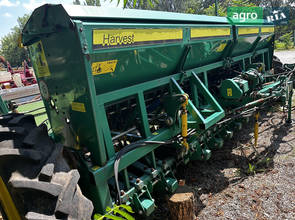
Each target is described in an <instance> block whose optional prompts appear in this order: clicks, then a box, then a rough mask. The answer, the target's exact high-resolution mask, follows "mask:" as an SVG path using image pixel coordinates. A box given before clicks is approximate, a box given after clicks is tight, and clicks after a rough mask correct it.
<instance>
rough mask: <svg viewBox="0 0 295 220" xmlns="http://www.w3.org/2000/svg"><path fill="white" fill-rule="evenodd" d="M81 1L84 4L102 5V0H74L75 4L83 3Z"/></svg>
mask: <svg viewBox="0 0 295 220" xmlns="http://www.w3.org/2000/svg"><path fill="white" fill-rule="evenodd" d="M81 3H82V4H84V5H89V6H100V0H84V1H81V0H74V1H73V4H74V5H81Z"/></svg>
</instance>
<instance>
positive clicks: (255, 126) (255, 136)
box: [254, 112, 259, 147]
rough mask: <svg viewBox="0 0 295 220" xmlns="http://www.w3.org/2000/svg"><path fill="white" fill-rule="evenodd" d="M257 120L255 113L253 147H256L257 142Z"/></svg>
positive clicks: (257, 115) (257, 116) (257, 113)
mask: <svg viewBox="0 0 295 220" xmlns="http://www.w3.org/2000/svg"><path fill="white" fill-rule="evenodd" d="M258 118H259V112H256V113H255V125H254V146H255V147H257V141H258Z"/></svg>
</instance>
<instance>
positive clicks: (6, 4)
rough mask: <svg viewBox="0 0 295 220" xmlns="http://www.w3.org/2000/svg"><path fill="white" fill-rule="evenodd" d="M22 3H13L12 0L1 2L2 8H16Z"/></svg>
mask: <svg viewBox="0 0 295 220" xmlns="http://www.w3.org/2000/svg"><path fill="white" fill-rule="evenodd" d="M19 4H20V1H16V2H15V3H13V2H11V1H10V0H0V7H2V6H3V7H14V6H18V5H19Z"/></svg>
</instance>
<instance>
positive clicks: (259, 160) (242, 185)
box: [156, 108, 295, 220]
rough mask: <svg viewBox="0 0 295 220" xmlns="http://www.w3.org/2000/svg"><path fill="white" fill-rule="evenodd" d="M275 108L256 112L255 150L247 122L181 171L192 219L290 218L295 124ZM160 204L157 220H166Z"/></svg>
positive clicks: (294, 215)
mask: <svg viewBox="0 0 295 220" xmlns="http://www.w3.org/2000/svg"><path fill="white" fill-rule="evenodd" d="M278 109H279V108H272V109H271V111H270V112H268V113H266V112H261V116H260V120H259V138H258V147H257V148H254V147H253V130H254V120H250V122H249V123H248V124H246V125H244V126H243V128H242V130H241V131H235V134H234V138H233V139H231V140H228V141H226V142H225V145H224V147H223V148H222V149H220V150H217V151H214V152H213V154H212V158H210V160H209V161H207V162H201V161H195V162H192V163H190V164H189V165H188V166H187V167H184V168H180V171H179V172H178V178H180V179H185V181H186V184H187V186H189V187H190V188H191V189H192V191H194V193H195V198H196V205H197V212H196V216H197V217H196V220H207V219H241V220H242V219H251V220H252V219H259V220H264V219H273V220H277V219H295V199H294V198H295V148H294V146H295V126H294V124H295V120H293V123H292V124H286V123H285V118H286V114H285V113H283V112H281V111H280V110H278ZM293 118H295V113H293ZM249 164H251V165H252V166H255V168H253V169H250V168H249ZM165 204H166V202H164V201H163V203H162V204H159V209H158V210H157V212H158V213H156V216H158V217H157V219H169V213H168V210H167V208H166V207H167V206H166V205H165Z"/></svg>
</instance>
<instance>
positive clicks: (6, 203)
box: [0, 177, 21, 220]
mask: <svg viewBox="0 0 295 220" xmlns="http://www.w3.org/2000/svg"><path fill="white" fill-rule="evenodd" d="M0 202H1V205H2V207H3V209H4V211H5V214H6V216H7V217H8V219H9V220H21V218H20V215H19V213H18V211H17V209H16V207H15V205H14V203H13V200H12V198H11V196H10V194H9V192H8V190H7V188H6V186H5V184H4V182H3V180H2V178H1V177H0Z"/></svg>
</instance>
